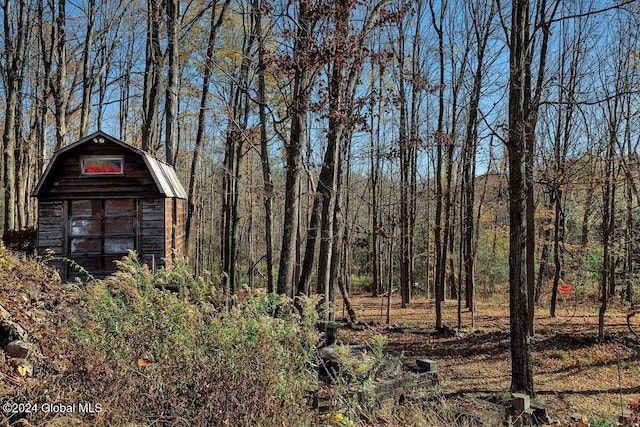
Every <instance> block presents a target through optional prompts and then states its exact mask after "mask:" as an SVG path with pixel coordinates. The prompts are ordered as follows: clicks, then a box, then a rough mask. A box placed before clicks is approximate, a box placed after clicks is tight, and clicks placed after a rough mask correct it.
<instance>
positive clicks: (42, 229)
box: [38, 200, 64, 256]
mask: <svg viewBox="0 0 640 427" xmlns="http://www.w3.org/2000/svg"><path fill="white" fill-rule="evenodd" d="M38 209H39V212H40V214H39V215H38V253H40V254H44V253H45V251H46V250H47V249H51V250H52V251H53V253H54V254H55V255H58V256H61V255H64V253H63V247H64V243H63V242H64V232H63V227H62V224H64V202H63V201H62V200H55V201H42V202H40V205H39V207H38Z"/></svg>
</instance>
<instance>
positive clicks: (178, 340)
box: [20, 254, 318, 426]
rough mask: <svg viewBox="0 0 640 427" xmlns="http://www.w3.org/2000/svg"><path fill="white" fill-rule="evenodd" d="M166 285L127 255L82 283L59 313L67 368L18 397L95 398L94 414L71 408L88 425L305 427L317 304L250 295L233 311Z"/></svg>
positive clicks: (46, 418)
mask: <svg viewBox="0 0 640 427" xmlns="http://www.w3.org/2000/svg"><path fill="white" fill-rule="evenodd" d="M172 274H174V275H175V274H176V273H175V272H174V273H172ZM166 280H167V276H166V273H162V274H160V275H159V274H154V273H152V272H151V271H149V269H148V268H147V267H146V266H145V265H142V264H141V263H140V262H138V260H137V258H136V256H135V254H131V255H130V256H129V257H127V258H126V259H125V260H123V261H122V262H121V263H120V266H119V271H118V272H117V273H116V274H115V275H114V276H112V277H110V278H109V279H107V280H106V281H92V282H89V283H87V284H86V285H85V286H84V287H83V289H82V290H79V291H78V297H79V298H78V299H79V304H78V306H77V307H68V309H66V310H64V311H63V312H61V313H60V314H61V315H62V316H63V320H62V321H61V322H60V323H61V326H60V328H59V330H58V334H59V335H60V336H61V337H64V339H61V340H60V342H61V343H64V342H66V343H67V344H66V345H65V348H64V349H61V351H62V352H65V353H66V354H67V355H68V356H69V366H68V368H67V369H66V370H65V371H63V372H60V373H59V374H58V375H56V376H54V377H53V379H52V378H46V379H45V378H42V379H41V381H38V382H36V383H35V385H34V387H32V388H30V389H28V390H25V391H24V395H23V396H21V397H20V398H21V399H24V400H26V401H37V400H40V401H42V400H44V399H46V400H47V401H49V402H51V401H54V402H62V403H64V402H80V403H81V402H87V403H99V404H100V405H101V411H100V412H99V413H94V414H77V413H76V414H70V415H71V416H72V418H74V419H75V420H76V421H82V422H83V423H84V424H85V425H132V424H133V425H189V426H193V425H196V426H197V425H202V426H212V425H232V426H243V425H246V426H275V425H277V426H281V425H296V426H297V425H311V424H312V422H313V411H312V410H311V408H310V406H309V400H310V399H309V397H310V393H311V392H312V390H314V389H315V388H316V387H317V384H316V382H317V376H316V373H315V372H316V371H315V363H316V354H317V352H316V349H315V344H316V342H317V340H318V336H317V333H316V332H315V320H316V317H315V315H314V314H313V309H312V307H314V306H315V302H314V301H310V302H307V306H308V307H309V308H311V309H310V310H305V311H304V313H305V314H304V315H303V316H299V315H298V314H297V312H296V310H290V309H289V307H290V301H288V300H287V299H286V298H283V297H279V296H275V295H267V294H265V293H260V292H256V293H251V294H250V295H248V296H247V298H246V300H244V301H243V302H241V303H237V304H235V306H234V307H233V308H229V309H228V308H226V305H224V304H222V305H216V304H215V290H211V289H210V290H209V291H207V292H205V291H204V289H203V284H202V283H198V284H197V289H198V291H197V292H195V291H189V292H187V293H188V294H189V295H190V298H185V295H186V294H187V293H185V292H182V291H181V292H179V293H172V292H169V291H166V290H162V289H160V288H159V287H158V285H159V284H161V283H160V282H163V281H166ZM172 280H175V281H179V280H182V279H181V278H178V277H175V276H174V277H173V278H172ZM189 280H192V279H189ZM183 286H185V287H187V288H189V289H191V290H193V289H194V287H193V283H192V282H190V281H187V280H185V281H184V283H183ZM209 286H211V285H209ZM43 377H47V375H46V374H44V375H43ZM66 415H69V414H66ZM56 417H60V414H50V413H49V414H45V413H36V414H31V418H30V421H31V422H32V423H33V424H40V423H48V422H51V421H52V420H53V419H55V418H56Z"/></svg>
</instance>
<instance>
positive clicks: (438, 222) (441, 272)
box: [429, 0, 446, 330]
mask: <svg viewBox="0 0 640 427" xmlns="http://www.w3.org/2000/svg"><path fill="white" fill-rule="evenodd" d="M445 7H446V2H444V3H443V4H441V5H440V14H439V16H436V12H435V9H434V1H433V0H429V8H430V9H431V21H432V23H433V27H434V29H435V31H436V34H437V35H438V58H439V76H440V86H439V90H438V128H437V130H436V170H435V173H436V212H435V216H436V217H435V226H434V228H433V233H434V243H435V252H436V266H435V267H436V268H435V281H434V287H435V300H436V301H435V306H436V329H438V330H441V329H442V326H443V325H442V302H443V301H444V293H445V292H444V276H445V262H446V257H444V256H443V255H444V253H445V251H446V243H445V244H444V245H443V242H442V204H443V193H442V146H443V144H444V139H445V137H444V127H443V123H444V88H445V80H444V77H445V73H444V35H443V31H442V22H443V20H444V13H445Z"/></svg>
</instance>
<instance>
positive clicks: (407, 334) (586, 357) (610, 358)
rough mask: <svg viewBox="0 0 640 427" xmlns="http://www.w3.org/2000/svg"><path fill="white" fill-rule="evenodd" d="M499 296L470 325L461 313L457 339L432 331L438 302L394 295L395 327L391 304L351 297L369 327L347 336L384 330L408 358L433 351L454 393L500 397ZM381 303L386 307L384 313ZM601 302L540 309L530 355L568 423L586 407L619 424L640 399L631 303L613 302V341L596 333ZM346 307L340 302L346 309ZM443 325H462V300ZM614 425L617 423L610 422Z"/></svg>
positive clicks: (539, 382) (542, 395) (504, 330)
mask: <svg viewBox="0 0 640 427" xmlns="http://www.w3.org/2000/svg"><path fill="white" fill-rule="evenodd" d="M502 291H503V292H500V289H498V292H497V293H496V298H495V299H494V300H493V301H481V302H479V304H478V308H477V311H476V313H475V315H474V319H473V326H471V313H469V312H468V311H466V310H465V311H464V312H463V322H462V328H461V329H460V330H459V332H460V334H459V336H458V337H443V336H442V335H439V334H435V333H434V321H435V308H434V305H433V301H432V300H430V299H426V298H424V297H417V298H414V300H413V302H412V304H410V305H409V306H408V307H406V308H402V307H401V306H400V301H399V297H398V296H397V295H394V299H393V304H392V310H391V325H390V326H387V325H385V324H384V323H385V320H386V306H384V304H386V301H385V302H383V301H382V299H381V298H372V297H369V296H364V295H356V296H353V297H352V303H353V304H354V307H355V308H356V311H357V314H358V316H359V320H361V321H363V322H368V324H369V325H370V327H369V328H368V329H367V330H365V331H352V330H346V329H345V330H341V331H340V335H339V337H340V339H341V340H343V341H352V342H362V341H363V340H366V339H367V337H368V336H369V335H371V334H379V333H383V334H385V335H386V336H387V338H388V341H389V347H390V348H393V349H396V350H401V351H403V352H404V354H405V355H406V356H408V357H411V356H428V357H430V358H432V359H435V360H437V361H438V364H439V372H440V374H439V375H440V379H441V382H442V383H443V384H444V385H445V387H446V392H447V393H449V394H450V395H461V394H466V393H471V394H481V395H499V394H504V393H505V392H506V391H508V390H509V386H510V381H511V377H510V372H511V365H510V363H511V362H510V347H509V313H508V300H507V298H506V296H507V295H508V293H507V292H506V290H504V289H503V290H502ZM381 307H382V308H383V310H382V314H381ZM597 308H598V305H597V302H595V298H594V296H593V295H592V294H589V292H586V293H585V295H580V296H579V297H578V299H577V300H576V299H575V298H571V299H569V300H568V301H562V302H561V304H560V306H559V310H558V314H559V315H558V317H556V318H551V317H549V314H548V310H543V309H541V308H538V312H537V314H536V336H535V338H534V339H533V344H532V359H533V368H534V380H535V388H536V392H537V397H538V398H539V399H540V400H541V401H542V402H543V403H545V404H546V406H547V407H548V408H549V409H550V411H551V413H552V415H553V416H554V417H557V418H559V419H561V420H567V419H568V418H569V415H570V414H572V413H575V412H580V413H582V414H584V415H587V416H588V418H589V419H593V418H600V419H606V420H611V422H613V421H614V420H616V419H617V416H618V415H619V414H620V411H621V407H622V408H625V409H626V405H627V404H628V403H629V402H631V401H635V400H636V399H637V398H638V397H639V396H640V366H638V362H639V361H640V353H639V349H640V347H634V345H633V342H632V341H631V340H629V339H628V337H627V336H628V335H629V331H628V329H627V326H626V311H627V309H626V307H625V306H624V305H623V304H621V303H620V301H619V300H615V299H614V301H612V303H611V304H610V309H609V311H608V313H607V317H606V331H607V340H606V341H605V342H603V343H599V342H598V340H597V339H596V337H597V320H598V319H597ZM341 310H342V307H341V306H339V308H338V312H339V313H340V312H341ZM443 311H444V323H445V324H448V325H450V326H454V327H455V326H456V324H457V302H455V301H447V302H446V303H445V304H444V308H443ZM612 425H614V424H612Z"/></svg>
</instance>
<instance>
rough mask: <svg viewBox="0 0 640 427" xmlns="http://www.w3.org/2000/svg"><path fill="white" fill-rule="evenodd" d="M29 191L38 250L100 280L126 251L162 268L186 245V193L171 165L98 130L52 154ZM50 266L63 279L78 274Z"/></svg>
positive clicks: (61, 266) (67, 268) (63, 265)
mask: <svg viewBox="0 0 640 427" xmlns="http://www.w3.org/2000/svg"><path fill="white" fill-rule="evenodd" d="M33 195H34V196H35V197H37V198H38V208H39V209H38V251H39V253H41V254H42V253H44V252H45V251H46V250H47V249H51V250H52V251H53V253H54V254H55V255H56V258H62V259H71V260H73V261H75V262H76V263H77V264H79V265H80V266H82V267H84V268H85V269H86V270H87V271H89V272H90V273H91V274H93V275H94V276H97V277H102V276H106V275H108V274H110V273H112V272H114V271H115V268H116V266H115V263H114V261H115V260H117V259H120V258H122V257H123V256H124V255H126V254H127V252H128V250H129V249H133V250H135V251H136V252H137V253H138V255H139V257H140V259H141V260H144V262H145V263H147V264H149V265H151V264H155V265H164V264H165V263H167V264H169V263H171V261H172V260H173V259H174V256H175V254H177V253H179V252H181V251H182V250H183V249H184V247H185V244H186V242H185V221H186V205H187V203H186V202H187V201H186V198H187V195H186V192H185V191H184V188H183V187H182V184H180V181H179V180H178V177H177V175H176V172H175V170H174V169H173V168H172V167H171V166H170V165H168V164H166V163H163V162H161V161H159V160H157V159H156V158H154V157H152V156H151V155H149V154H148V153H146V152H144V151H142V150H140V149H138V148H136V147H133V146H131V145H129V144H126V143H124V142H122V141H119V140H118V139H116V138H114V137H112V136H109V135H107V134H105V133H103V132H96V133H94V134H93V135H89V136H87V137H86V138H83V139H81V140H79V141H77V142H75V143H73V144H71V145H68V146H66V147H64V148H61V149H60V150H58V151H56V152H55V153H54V155H53V157H52V158H51V161H50V162H49V164H48V166H47V169H46V170H45V172H44V174H43V175H42V177H41V178H40V182H39V183H38V185H37V186H36V188H35V191H34V194H33ZM54 263H55V264H56V266H57V267H59V268H60V272H61V275H62V276H63V278H65V279H66V278H69V277H72V276H74V275H76V274H78V273H77V271H76V270H75V269H73V268H70V266H69V265H68V263H67V262H63V261H54Z"/></svg>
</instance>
